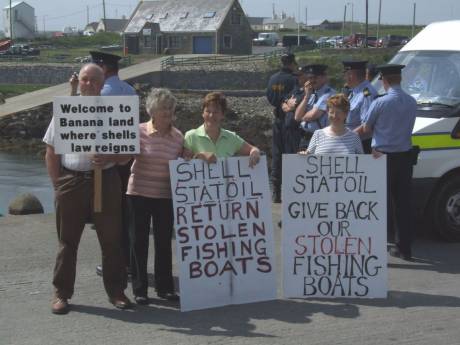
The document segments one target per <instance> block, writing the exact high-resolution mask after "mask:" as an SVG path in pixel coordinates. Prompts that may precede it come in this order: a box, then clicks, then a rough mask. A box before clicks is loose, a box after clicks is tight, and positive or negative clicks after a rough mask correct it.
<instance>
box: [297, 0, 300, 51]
mask: <svg viewBox="0 0 460 345" xmlns="http://www.w3.org/2000/svg"><path fill="white" fill-rule="evenodd" d="M297 22H298V23H297V47H300V0H298V1H297Z"/></svg>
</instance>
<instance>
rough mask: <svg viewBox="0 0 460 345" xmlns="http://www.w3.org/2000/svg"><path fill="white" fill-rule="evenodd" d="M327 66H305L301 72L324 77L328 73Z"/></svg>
mask: <svg viewBox="0 0 460 345" xmlns="http://www.w3.org/2000/svg"><path fill="white" fill-rule="evenodd" d="M326 69H327V65H323V64H310V65H305V66H303V67H302V68H300V70H301V71H302V72H303V73H305V74H312V75H324V74H325V73H326Z"/></svg>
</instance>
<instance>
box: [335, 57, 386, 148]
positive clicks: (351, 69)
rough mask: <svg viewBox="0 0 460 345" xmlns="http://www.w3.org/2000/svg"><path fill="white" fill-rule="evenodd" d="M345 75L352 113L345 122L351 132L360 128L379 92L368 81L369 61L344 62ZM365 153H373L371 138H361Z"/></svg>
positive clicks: (366, 136) (365, 136)
mask: <svg viewBox="0 0 460 345" xmlns="http://www.w3.org/2000/svg"><path fill="white" fill-rule="evenodd" d="M342 64H343V73H344V79H345V83H346V85H347V86H348V87H349V88H350V94H349V96H348V99H349V101H350V112H349V113H348V116H347V120H346V122H345V125H346V127H347V128H348V129H349V130H351V131H352V130H355V129H356V128H358V127H359V126H360V125H361V123H362V121H363V117H364V115H365V114H366V112H367V110H368V109H369V106H370V105H371V103H372V101H373V100H374V99H375V98H376V97H377V91H376V90H375V88H374V87H373V86H372V85H371V83H370V82H369V81H368V80H366V65H367V61H363V60H359V61H358V60H345V61H342ZM361 140H362V143H363V149H364V152H365V153H370V152H371V145H370V144H371V137H370V136H368V135H364V136H361Z"/></svg>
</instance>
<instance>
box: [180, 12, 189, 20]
mask: <svg viewBox="0 0 460 345" xmlns="http://www.w3.org/2000/svg"><path fill="white" fill-rule="evenodd" d="M187 17H188V12H185V13H182V14H181V16H180V19H185V18H187Z"/></svg>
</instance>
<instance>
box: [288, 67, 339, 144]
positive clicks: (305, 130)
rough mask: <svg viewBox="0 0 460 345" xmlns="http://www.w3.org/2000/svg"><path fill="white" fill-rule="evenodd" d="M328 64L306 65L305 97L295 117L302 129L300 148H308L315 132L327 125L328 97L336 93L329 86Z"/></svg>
mask: <svg viewBox="0 0 460 345" xmlns="http://www.w3.org/2000/svg"><path fill="white" fill-rule="evenodd" d="M326 70H327V65H323V64H310V65H306V66H304V71H305V73H306V74H307V81H306V82H305V84H304V85H303V88H304V90H305V94H304V98H303V99H302V102H301V103H300V104H299V106H298V107H297V109H296V112H295V119H296V121H297V122H298V123H299V124H300V127H301V129H302V139H301V142H300V149H301V150H304V149H305V150H306V149H307V148H308V144H309V143H310V139H311V137H312V136H313V133H314V132H315V131H316V130H317V129H321V128H324V127H326V126H327V123H328V120H327V99H328V98H329V97H331V96H333V95H335V94H336V91H335V90H334V89H333V88H332V87H330V86H329V80H328V77H327V73H326Z"/></svg>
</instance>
